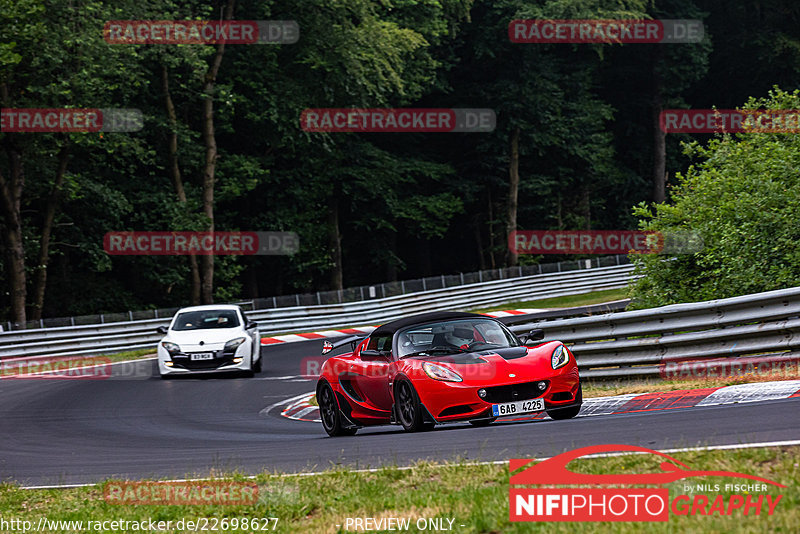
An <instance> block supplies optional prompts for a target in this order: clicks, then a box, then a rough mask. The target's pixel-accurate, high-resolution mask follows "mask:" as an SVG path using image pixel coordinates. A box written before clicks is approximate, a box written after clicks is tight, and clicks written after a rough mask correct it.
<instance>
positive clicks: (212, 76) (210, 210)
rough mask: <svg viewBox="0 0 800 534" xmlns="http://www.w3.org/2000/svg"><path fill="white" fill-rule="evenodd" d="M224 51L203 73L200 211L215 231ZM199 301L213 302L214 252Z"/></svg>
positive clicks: (204, 267) (220, 48)
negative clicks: (218, 91)
mask: <svg viewBox="0 0 800 534" xmlns="http://www.w3.org/2000/svg"><path fill="white" fill-rule="evenodd" d="M235 3H236V2H235V0H228V4H227V6H226V7H225V15H224V17H223V19H224V20H231V18H232V17H233V7H234V5H235ZM224 54H225V43H224V42H223V43H220V44H219V45H217V52H216V54H214V59H213V60H212V62H211V66H210V67H209V69H208V71H207V72H206V75H205V83H204V84H203V142H204V144H205V147H206V160H205V165H204V168H203V194H202V199H203V214H204V215H205V216H206V218H207V220H208V226H206V231H207V232H211V233H213V232H214V182H215V179H214V172H215V171H216V167H217V157H218V154H217V138H216V136H215V134H214V87H215V84H216V81H217V74H218V73H219V66H220V65H221V64H222V56H223V55H224ZM201 258H202V259H201V265H200V269H201V270H200V276H201V282H200V300H201V302H202V303H203V304H212V303H213V302H214V255H213V254H204V255H203V256H201Z"/></svg>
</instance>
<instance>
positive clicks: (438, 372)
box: [422, 362, 463, 382]
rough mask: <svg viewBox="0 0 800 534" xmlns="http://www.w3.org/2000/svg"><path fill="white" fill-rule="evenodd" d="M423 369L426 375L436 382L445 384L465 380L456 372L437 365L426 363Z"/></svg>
mask: <svg viewBox="0 0 800 534" xmlns="http://www.w3.org/2000/svg"><path fill="white" fill-rule="evenodd" d="M422 369H423V370H424V371H425V374H426V375H428V376H429V377H431V378H433V379H434V380H443V381H445V382H461V381H462V380H463V379H462V378H461V377H460V376H459V374H458V373H456V372H455V371H451V370H450V369H448V368H447V367H442V366H441V365H437V364H435V363H431V362H425V363H423V364H422Z"/></svg>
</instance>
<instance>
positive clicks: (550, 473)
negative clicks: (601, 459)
mask: <svg viewBox="0 0 800 534" xmlns="http://www.w3.org/2000/svg"><path fill="white" fill-rule="evenodd" d="M621 451H631V452H644V453H648V454H654V455H656V456H660V457H662V458H665V459H666V460H669V462H673V463H669V462H662V463H661V465H660V467H661V470H662V471H663V472H662V473H639V474H633V473H632V474H622V475H613V474H611V475H592V474H583V473H575V472H573V471H570V470H569V469H567V464H568V463H570V462H571V461H572V460H575V459H577V458H580V457H581V456H586V455H588V454H597V453H604V452H621ZM528 463H530V460H511V461H510V462H509V469H511V470H512V471H514V470H516V469H518V468H519V467H521V466H523V465H526V464H528ZM703 476H717V477H731V478H746V479H749V480H756V481H758V482H764V483H766V484H772V485H773V486H778V487H781V488H785V487H786V486H784V485H783V484H779V483H777V482H774V481H772V480H769V479H766V478H762V477H758V476H754V475H748V474H745V473H736V472H733V471H695V470H692V469H690V468H689V466H688V465H686V464H684V463H682V462H680V461H678V460H676V459H675V458H673V457H671V456H667V455H666V454H664V453H662V452H658V451H654V450H652V449H647V448H645V447H638V446H636V445H613V444H612V445H594V446H591V447H581V448H580V449H575V450H573V451H568V452H565V453H563V454H559V455H558V456H554V457H553V458H550V459H547V460H543V461H541V462H539V463H537V464H536V465H533V466H530V467H527V468H525V469H523V470H522V471H520V472H518V473H516V474H514V475H511V480H510V481H509V482H510V483H511V484H547V485H573V484H668V483H670V482H675V481H676V480H681V479H684V478H689V477H703Z"/></svg>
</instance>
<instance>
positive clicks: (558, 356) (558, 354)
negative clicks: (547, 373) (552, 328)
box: [551, 345, 569, 369]
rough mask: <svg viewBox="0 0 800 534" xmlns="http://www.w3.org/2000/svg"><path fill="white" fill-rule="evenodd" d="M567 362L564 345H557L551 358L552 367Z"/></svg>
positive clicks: (567, 357) (567, 354) (557, 366)
mask: <svg viewBox="0 0 800 534" xmlns="http://www.w3.org/2000/svg"><path fill="white" fill-rule="evenodd" d="M567 362H569V352H567V349H566V348H565V347H564V345H559V346H557V347H556V348H555V350H554V351H553V357H552V359H551V363H552V365H553V369H558V368H559V367H564V366H565V365H567Z"/></svg>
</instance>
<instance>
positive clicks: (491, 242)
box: [488, 189, 497, 269]
mask: <svg viewBox="0 0 800 534" xmlns="http://www.w3.org/2000/svg"><path fill="white" fill-rule="evenodd" d="M488 207H489V211H488V213H489V267H491V268H492V269H494V268H495V267H497V263H496V262H495V259H494V252H495V250H494V204H492V190H491V189H489V193H488Z"/></svg>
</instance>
